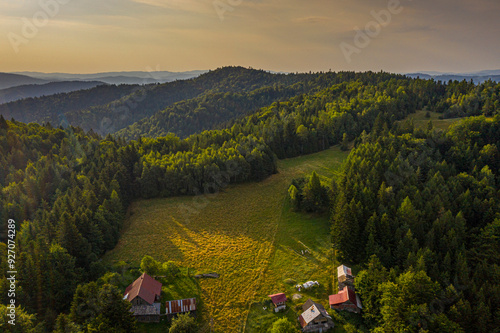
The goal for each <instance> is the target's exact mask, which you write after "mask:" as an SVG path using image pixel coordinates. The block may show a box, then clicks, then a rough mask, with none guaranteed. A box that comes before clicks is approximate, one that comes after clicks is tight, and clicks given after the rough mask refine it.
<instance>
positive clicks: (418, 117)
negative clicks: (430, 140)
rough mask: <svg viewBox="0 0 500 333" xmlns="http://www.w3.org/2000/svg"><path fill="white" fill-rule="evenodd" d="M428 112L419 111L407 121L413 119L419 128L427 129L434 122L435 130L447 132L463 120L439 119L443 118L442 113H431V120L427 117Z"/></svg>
mask: <svg viewBox="0 0 500 333" xmlns="http://www.w3.org/2000/svg"><path fill="white" fill-rule="evenodd" d="M426 114H427V111H417V112H416V113H413V114H411V115H409V116H408V117H407V119H413V123H414V124H415V127H417V128H423V129H427V124H428V123H429V121H432V124H433V125H434V128H436V129H440V130H443V131H446V130H447V129H448V128H449V127H450V126H451V125H452V124H453V123H455V122H457V121H459V120H461V119H463V118H452V119H439V117H440V116H442V114H441V113H436V112H430V111H429V114H430V118H427V117H426Z"/></svg>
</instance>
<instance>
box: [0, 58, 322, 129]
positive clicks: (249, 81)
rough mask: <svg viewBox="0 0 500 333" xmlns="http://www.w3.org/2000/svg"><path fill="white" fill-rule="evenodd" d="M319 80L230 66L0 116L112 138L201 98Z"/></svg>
mask: <svg viewBox="0 0 500 333" xmlns="http://www.w3.org/2000/svg"><path fill="white" fill-rule="evenodd" d="M316 76H318V74H297V75H295V74H294V75H284V74H271V73H269V72H265V71H258V70H249V69H245V68H242V67H225V68H221V69H218V70H215V71H211V72H209V73H205V74H203V75H201V76H200V77H198V78H194V79H190V80H181V81H175V82H169V83H165V84H153V85H145V86H138V85H120V86H100V87H96V88H94V89H89V90H82V91H77V92H72V93H67V94H57V95H52V96H46V97H40V98H28V99H24V100H20V101H16V102H12V103H7V104H4V105H0V114H1V115H3V116H4V118H5V119H11V118H14V119H15V120H18V121H23V122H26V123H28V122H37V123H40V124H43V123H46V122H50V123H51V124H52V125H53V126H59V125H61V124H62V125H63V126H67V125H68V124H69V125H72V126H79V127H81V128H83V129H85V130H90V129H92V130H93V131H94V132H96V133H99V134H108V133H113V132H115V131H117V130H119V129H121V128H123V127H126V126H128V125H131V124H133V123H134V122H136V121H139V120H141V119H142V118H145V117H149V116H151V115H153V114H154V113H155V112H157V111H161V110H163V109H165V108H166V107H168V106H170V105H172V104H174V103H176V102H178V101H182V100H189V99H191V98H194V97H196V96H199V95H200V94H204V95H208V96H210V95H211V94H218V93H228V92H229V93H236V92H239V93H245V92H249V91H253V90H256V89H259V88H262V87H271V86H273V85H275V84H279V85H284V86H288V85H292V84H294V83H297V82H300V81H305V80H309V79H310V78H313V77H316ZM224 120H227V118H224Z"/></svg>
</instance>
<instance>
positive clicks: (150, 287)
mask: <svg viewBox="0 0 500 333" xmlns="http://www.w3.org/2000/svg"><path fill="white" fill-rule="evenodd" d="M160 294H161V282H158V281H156V280H155V279H153V278H152V277H151V276H149V275H148V274H146V273H144V274H142V275H141V276H140V277H139V278H138V279H137V280H135V281H134V282H132V283H131V284H130V285H129V286H128V287H127V289H125V293H124V297H123V299H126V300H128V301H129V302H131V301H132V300H133V299H134V298H136V297H137V296H139V297H140V298H142V299H143V300H144V301H146V302H147V303H148V304H153V303H154V301H155V298H156V296H160Z"/></svg>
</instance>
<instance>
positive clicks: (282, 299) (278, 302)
mask: <svg viewBox="0 0 500 333" xmlns="http://www.w3.org/2000/svg"><path fill="white" fill-rule="evenodd" d="M268 297H270V298H271V301H272V302H273V304H274V312H279V311H281V310H284V309H286V295H285V294H284V293H279V294H274V295H269V296H268Z"/></svg>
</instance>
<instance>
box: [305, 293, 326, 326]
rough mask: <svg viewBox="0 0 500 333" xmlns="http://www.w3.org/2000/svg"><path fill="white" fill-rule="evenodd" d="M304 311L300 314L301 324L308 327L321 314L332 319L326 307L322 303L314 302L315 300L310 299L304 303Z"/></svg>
mask: <svg viewBox="0 0 500 333" xmlns="http://www.w3.org/2000/svg"><path fill="white" fill-rule="evenodd" d="M302 309H303V310H304V312H303V313H302V314H301V315H300V316H299V321H300V325H302V327H306V326H307V325H308V324H309V323H310V322H311V321H313V320H314V319H316V318H317V317H318V316H319V315H322V316H323V317H326V318H329V319H331V318H332V317H330V315H329V314H328V312H326V310H325V307H324V306H323V305H321V304H318V303H316V302H313V300H311V299H308V300H307V301H306V302H305V303H304V305H302Z"/></svg>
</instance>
